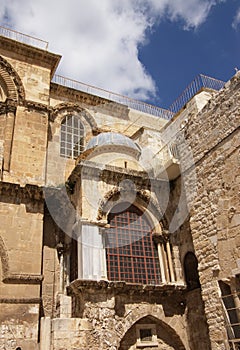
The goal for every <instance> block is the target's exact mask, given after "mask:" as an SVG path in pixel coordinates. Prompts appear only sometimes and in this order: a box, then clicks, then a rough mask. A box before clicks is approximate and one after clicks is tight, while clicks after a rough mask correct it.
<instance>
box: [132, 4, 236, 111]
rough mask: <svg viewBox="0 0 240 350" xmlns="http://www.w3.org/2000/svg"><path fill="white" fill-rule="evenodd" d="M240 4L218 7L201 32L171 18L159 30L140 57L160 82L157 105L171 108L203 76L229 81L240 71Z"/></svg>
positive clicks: (141, 51)
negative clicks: (238, 22)
mask: <svg viewBox="0 0 240 350" xmlns="http://www.w3.org/2000/svg"><path fill="white" fill-rule="evenodd" d="M239 5H240V2H239V1H234V0H233V1H231V0H230V1H226V2H223V3H221V4H219V5H218V6H214V7H213V8H212V9H211V11H210V13H209V15H208V18H207V20H206V21H205V22H204V23H202V24H201V25H200V26H199V27H198V28H197V29H193V30H183V29H182V27H183V25H182V23H181V21H179V22H171V21H170V20H168V19H167V20H164V21H163V22H161V23H160V24H159V26H158V27H156V30H155V31H154V33H152V34H150V35H149V43H148V45H146V46H143V47H142V48H141V50H140V55H139V57H140V60H141V61H142V62H144V64H145V66H146V67H147V70H148V72H149V73H150V74H151V75H152V76H153V77H154V79H155V81H156V82H157V87H158V94H157V96H159V98H156V99H153V100H152V102H153V103H156V104H161V106H162V107H168V106H169V105H170V104H171V103H172V102H173V100H174V99H175V98H176V97H177V96H178V95H179V94H180V93H181V92H182V91H183V90H184V89H185V87H186V86H187V85H188V84H189V83H190V82H191V81H192V80H193V79H194V77H195V76H196V75H197V74H199V73H202V74H206V75H209V76H211V77H214V78H217V79H220V80H223V81H227V80H229V79H230V78H231V77H232V76H233V75H234V74H235V70H234V68H235V67H238V68H239V69H240V26H238V27H236V28H233V26H232V23H233V18H234V16H235V15H236V12H237V9H238V7H239Z"/></svg>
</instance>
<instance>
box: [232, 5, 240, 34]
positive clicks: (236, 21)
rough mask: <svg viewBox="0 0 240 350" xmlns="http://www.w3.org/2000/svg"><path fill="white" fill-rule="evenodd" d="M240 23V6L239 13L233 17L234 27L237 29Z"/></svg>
mask: <svg viewBox="0 0 240 350" xmlns="http://www.w3.org/2000/svg"><path fill="white" fill-rule="evenodd" d="M239 25H240V7H239V8H238V10H237V13H236V15H235V17H234V19H233V22H232V27H233V28H234V29H235V30H237V28H238V26H239Z"/></svg>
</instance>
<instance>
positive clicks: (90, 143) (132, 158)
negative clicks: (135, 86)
mask: <svg viewBox="0 0 240 350" xmlns="http://www.w3.org/2000/svg"><path fill="white" fill-rule="evenodd" d="M0 44H1V46H0V174H1V182H0V222H1V225H0V253H1V263H0V349H1V350H9V349H13V350H14V349H18V350H19V349H20V350H33V349H34V350H35V349H37V350H66V349H71V350H83V349H92V350H97V349H98V350H99V349H101V350H105V349H106V350H107V349H109V350H117V349H119V350H133V349H142V350H143V349H144V350H153V349H156V350H157V349H159V350H160V349H161V350H210V349H213V350H238V349H240V300H239V298H240V235H239V228H240V206H239V194H240V186H239V184H240V171H239V169H240V154H239V142H240V141H239V121H240V89H239V88H240V74H239V72H237V73H236V74H235V76H234V77H233V78H232V79H231V80H230V81H228V82H227V83H226V84H225V86H224V87H223V88H222V89H221V90H220V91H216V90H215V89H213V88H211V87H209V88H206V87H205V88H202V89H201V90H199V91H197V93H196V94H195V95H194V96H191V98H189V100H188V101H185V104H184V106H182V108H180V110H178V111H175V112H174V113H173V112H170V111H168V110H163V109H160V108H157V107H153V106H149V105H146V104H144V103H141V102H139V101H133V100H131V99H128V98H126V97H125V98H124V97H121V96H120V95H114V94H112V95H111V93H109V95H107V94H108V93H107V92H106V91H103V90H100V89H96V88H93V87H87V86H85V87H84V86H83V85H82V86H80V85H79V86H78V85H77V84H78V83H77V82H74V81H70V80H67V79H64V78H63V77H59V76H54V73H55V70H56V68H57V66H58V64H59V61H60V58H61V57H60V56H59V55H56V54H53V53H51V52H49V51H47V50H45V49H40V48H37V47H36V46H35V45H28V44H25V43H23V42H21V40H20V41H17V40H13V39H10V38H7V37H6V35H3V36H1V37H0ZM121 98H122V100H121Z"/></svg>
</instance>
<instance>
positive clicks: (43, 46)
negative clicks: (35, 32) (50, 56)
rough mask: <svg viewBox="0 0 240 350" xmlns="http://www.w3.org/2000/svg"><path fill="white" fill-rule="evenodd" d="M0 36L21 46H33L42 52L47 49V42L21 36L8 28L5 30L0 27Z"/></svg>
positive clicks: (24, 35)
mask: <svg viewBox="0 0 240 350" xmlns="http://www.w3.org/2000/svg"><path fill="white" fill-rule="evenodd" d="M0 35H1V36H4V37H6V38H9V39H12V40H16V41H19V42H21V43H23V44H27V45H31V46H35V47H37V48H39V49H42V50H47V49H48V42H47V41H45V40H41V39H38V38H35V37H33V36H31V35H27V34H22V33H20V32H17V31H16V30H13V29H10V28H5V27H2V26H0Z"/></svg>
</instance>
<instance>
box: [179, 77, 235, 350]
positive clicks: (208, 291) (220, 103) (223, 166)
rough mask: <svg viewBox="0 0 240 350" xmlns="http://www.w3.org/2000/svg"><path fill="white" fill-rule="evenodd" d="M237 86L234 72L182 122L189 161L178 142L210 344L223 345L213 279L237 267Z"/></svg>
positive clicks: (222, 346) (224, 347)
mask: <svg viewBox="0 0 240 350" xmlns="http://www.w3.org/2000/svg"><path fill="white" fill-rule="evenodd" d="M239 86H240V76H239V73H238V74H237V75H236V76H235V77H233V79H232V80H231V81H230V82H229V83H228V84H227V86H226V87H225V89H224V90H223V91H221V92H219V93H218V94H217V95H216V96H215V97H214V98H212V99H211V100H210V101H209V102H208V104H207V105H206V106H205V107H204V109H203V110H202V112H201V113H199V114H197V115H195V116H192V118H191V119H190V120H189V122H188V123H187V125H186V128H185V130H184V138H185V140H187V142H188V147H189V148H190V149H191V151H192V154H193V157H194V162H195V165H194V166H191V167H190V168H189V167H188V159H187V156H186V154H187V152H186V144H185V146H183V147H182V149H181V146H179V147H180V149H181V154H182V166H183V169H185V172H184V175H185V181H186V185H188V186H189V185H190V184H191V185H192V193H191V195H190V196H189V202H190V211H189V214H190V229H191V234H192V238H193V245H194V249H195V253H196V256H197V258H198V263H199V274H200V282H201V286H202V287H201V288H202V298H203V302H204V305H205V314H206V318H207V322H208V327H209V335H210V341H211V347H212V349H213V350H217V349H228V345H227V342H226V338H227V337H226V331H225V328H224V320H223V310H222V305H221V300H220V290H219V287H218V280H221V279H226V280H228V279H230V278H231V276H233V275H234V273H236V270H237V271H238V268H239V254H240V253H239V252H240V249H239V241H238V238H237V232H239V225H240V222H239V210H240V209H239V199H237V196H238V194H239V188H240V183H239V124H240V123H239V122H240V106H239V96H240V92H239ZM189 148H188V149H189ZM195 175H196V176H197V181H196V183H195V184H194V183H193V182H192V179H193V178H194V176H195ZM193 186H194V187H193ZM188 188H189V187H188ZM238 273H239V272H238Z"/></svg>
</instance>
